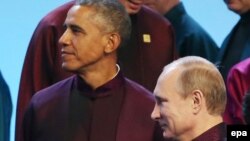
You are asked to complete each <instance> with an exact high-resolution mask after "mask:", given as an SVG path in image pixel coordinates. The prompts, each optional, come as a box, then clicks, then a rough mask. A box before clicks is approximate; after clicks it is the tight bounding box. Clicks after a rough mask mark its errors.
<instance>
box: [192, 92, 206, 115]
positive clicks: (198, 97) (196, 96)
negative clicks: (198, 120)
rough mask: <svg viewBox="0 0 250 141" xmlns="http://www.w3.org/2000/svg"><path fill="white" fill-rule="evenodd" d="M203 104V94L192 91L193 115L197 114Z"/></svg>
mask: <svg viewBox="0 0 250 141" xmlns="http://www.w3.org/2000/svg"><path fill="white" fill-rule="evenodd" d="M203 102H204V97H203V93H202V92H201V91H200V90H194V91H193V92H192V108H193V113H194V114H198V113H199V111H200V110H201V108H202V104H203Z"/></svg>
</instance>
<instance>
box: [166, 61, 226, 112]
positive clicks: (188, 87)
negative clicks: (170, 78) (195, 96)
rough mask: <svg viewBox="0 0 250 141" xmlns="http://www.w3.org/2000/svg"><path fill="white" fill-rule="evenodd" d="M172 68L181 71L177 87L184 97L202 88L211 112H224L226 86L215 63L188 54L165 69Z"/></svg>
mask: <svg viewBox="0 0 250 141" xmlns="http://www.w3.org/2000/svg"><path fill="white" fill-rule="evenodd" d="M171 69H178V70H179V71H180V75H179V77H178V78H177V84H178V86H177V88H176V89H177V91H178V92H179V93H180V94H181V95H182V96H183V98H186V97H187V96H188V95H189V94H191V93H192V92H193V91H195V90H200V91H201V92H202V93H203V95H204V97H205V101H206V106H207V110H208V112H209V114H213V115H218V114H220V115H221V114H223V112H224V110H225V106H226V88H225V83H224V80H223V78H222V76H221V74H220V72H219V71H218V69H217V68H216V66H215V65H214V64H212V63H211V62H209V61H208V60H206V59H204V58H201V57H197V56H188V57H183V58H180V59H178V60H176V61H174V62H173V63H171V64H170V65H167V66H166V67H165V68H164V71H168V70H171Z"/></svg>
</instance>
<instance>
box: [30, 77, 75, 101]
mask: <svg viewBox="0 0 250 141" xmlns="http://www.w3.org/2000/svg"><path fill="white" fill-rule="evenodd" d="M75 77H76V76H75V75H74V76H71V77H69V78H66V79H64V80H61V81H59V82H57V83H55V84H53V85H51V86H49V87H47V88H44V89H42V90H40V91H38V92H37V93H35V94H34V96H33V97H32V99H34V100H35V101H37V100H40V99H54V98H56V97H58V96H59V95H61V94H63V93H67V92H69V91H70V88H71V86H72V83H73V81H74V79H75Z"/></svg>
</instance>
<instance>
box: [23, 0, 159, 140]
mask: <svg viewBox="0 0 250 141" xmlns="http://www.w3.org/2000/svg"><path fill="white" fill-rule="evenodd" d="M64 25H65V26H66V30H65V32H64V33H63V35H62V36H61V38H60V39H59V42H60V44H61V45H62V50H61V53H62V62H63V63H62V67H63V69H65V70H66V71H69V72H72V73H74V74H76V75H73V76H72V77H69V78H67V79H64V80H62V81H59V82H58V83H56V84H54V85H52V86H50V87H48V88H45V89H43V90H41V91H39V92H37V93H36V94H35V95H34V96H33V97H32V99H31V102H30V105H29V108H28V110H27V112H26V114H25V116H24V122H23V123H24V124H23V130H24V133H23V135H24V140H25V141H160V140H161V139H163V138H162V135H161V134H158V135H157V133H158V132H156V130H155V127H156V126H155V122H153V121H152V120H151V119H150V112H151V110H152V109H153V104H154V101H153V95H152V94H151V93H150V92H149V91H148V90H146V89H145V88H143V87H142V86H141V85H139V84H137V83H135V82H133V81H131V80H129V79H126V78H125V77H123V75H122V72H121V71H120V69H119V65H117V48H118V47H121V45H123V44H124V43H125V42H126V39H127V38H128V37H129V33H130V30H131V23H130V18H129V16H128V14H127V12H126V10H125V8H124V7H123V6H122V5H121V4H120V3H119V2H117V1H116V0H82V1H81V0H79V1H77V3H76V5H74V6H73V7H72V8H70V10H69V12H68V14H67V17H66V20H65V23H64Z"/></svg>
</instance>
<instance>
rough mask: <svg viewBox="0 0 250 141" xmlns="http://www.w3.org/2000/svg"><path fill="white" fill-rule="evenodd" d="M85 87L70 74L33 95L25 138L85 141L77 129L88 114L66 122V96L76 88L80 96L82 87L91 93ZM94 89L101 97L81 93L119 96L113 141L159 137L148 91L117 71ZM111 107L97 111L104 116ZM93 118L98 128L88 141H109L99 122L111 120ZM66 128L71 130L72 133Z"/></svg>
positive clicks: (150, 140)
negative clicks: (112, 77) (74, 120)
mask: <svg viewBox="0 0 250 141" xmlns="http://www.w3.org/2000/svg"><path fill="white" fill-rule="evenodd" d="M87 88H88V87H87ZM87 88H86V85H82V83H81V82H80V79H79V77H77V76H76V75H74V76H72V77H70V78H67V79H65V80H62V81H60V82H58V83H56V84H54V85H52V86H50V87H48V88H45V89H43V90H41V91H39V92H38V93H37V94H36V95H34V96H33V98H32V100H31V102H30V105H29V108H28V110H27V112H26V114H25V116H24V119H25V120H24V122H23V123H24V125H23V128H24V133H25V134H24V136H25V141H88V139H86V140H84V137H85V136H86V135H84V134H85V132H86V131H85V130H84V129H85V128H81V127H82V126H83V124H81V123H82V120H84V118H86V117H87V116H88V115H86V114H83V118H81V119H80V120H79V121H78V122H77V123H76V124H78V125H77V126H74V128H70V126H68V125H69V124H70V125H71V122H70V120H69V119H70V118H69V117H70V116H72V115H71V114H70V111H71V110H72V108H70V107H71V106H70V97H71V96H72V95H74V94H76V93H74V91H75V90H79V92H80V94H82V95H83V90H84V89H85V91H86V90H87V91H89V93H91V94H92V93H93V90H88V89H87ZM94 91H99V92H98V93H99V96H100V94H101V95H102V97H100V98H99V99H98V98H96V97H90V96H91V94H90V95H88V94H85V95H83V96H85V97H86V98H89V99H90V100H94V101H97V100H99V101H100V100H103V99H107V98H109V97H112V96H113V97H114V96H115V95H123V96H122V99H123V100H122V104H121V109H120V112H119V114H118V115H119V116H118V117H119V118H118V122H117V125H115V126H116V135H114V136H115V139H114V140H115V141H153V140H155V141H160V140H163V138H162V133H160V132H156V131H157V130H155V129H156V128H155V127H156V123H155V122H154V121H153V120H151V119H150V114H151V112H152V110H153V106H154V98H153V95H152V93H150V92H149V91H148V90H146V89H145V88H143V87H142V86H140V85H138V84H137V83H135V82H133V81H131V80H128V79H124V77H123V76H122V75H121V74H119V75H117V77H115V78H114V79H112V80H111V81H109V82H107V83H106V84H104V85H103V86H101V87H100V88H98V89H96V90H94ZM100 91H101V92H100ZM98 93H97V94H98ZM86 98H85V99H86ZM81 102H84V101H81ZM106 105H107V103H104V104H103V106H104V107H105V106H106ZM111 105H112V103H111ZM78 106H79V105H78ZM113 106H116V105H113ZM98 109H99V108H98ZM98 109H96V110H98ZM104 109H105V108H104ZM112 109H113V108H108V109H106V111H101V113H102V114H103V115H104V116H105V114H106V115H107V113H108V112H111V111H112ZM83 113H84V111H83ZM90 113H93V112H90ZM103 115H102V116H103ZM95 118H96V119H97V120H98V121H96V122H97V123H95V121H94V123H95V124H98V125H96V126H98V127H99V128H101V129H98V131H99V132H98V131H97V132H95V133H94V136H93V137H94V138H97V139H94V140H91V141H100V140H103V141H110V140H107V139H106V138H109V137H107V136H106V138H105V132H104V131H105V130H108V128H109V126H103V125H111V124H114V122H113V121H109V120H102V121H101V122H100V121H99V120H101V119H99V118H98V117H95ZM100 118H101V117H100ZM93 119H94V118H93ZM93 119H92V124H93ZM104 119H105V118H104ZM105 122H109V123H105ZM93 128H94V127H92V129H90V130H95V129H93ZM75 129H76V130H75ZM70 130H73V132H71V131H70ZM158 131H159V130H158ZM103 132H104V133H103ZM157 133H159V134H157ZM87 136H88V135H87ZM99 136H103V138H102V139H98V138H100V137H99ZM69 137H70V138H69ZM85 138H86V137H85Z"/></svg>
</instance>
